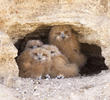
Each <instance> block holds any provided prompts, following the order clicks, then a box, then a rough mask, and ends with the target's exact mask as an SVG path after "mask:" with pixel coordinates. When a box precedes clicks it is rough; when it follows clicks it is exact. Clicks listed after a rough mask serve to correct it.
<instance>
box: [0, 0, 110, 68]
mask: <svg viewBox="0 0 110 100" xmlns="http://www.w3.org/2000/svg"><path fill="white" fill-rule="evenodd" d="M109 3H110V1H109V0H54V1H53V0H45V1H43V0H37V1H36V0H31V1H29V0H0V29H1V30H3V31H5V32H6V33H7V34H8V35H9V36H10V37H11V38H12V40H13V43H15V42H16V41H17V40H18V39H20V38H23V37H24V36H25V35H26V34H28V33H30V32H33V31H34V30H36V29H37V28H38V27H39V26H41V25H47V26H53V25H61V24H69V25H72V27H73V29H74V30H75V31H77V32H78V33H79V40H80V42H83V43H89V44H96V45H98V46H100V47H101V49H102V55H103V56H104V57H105V63H106V65H107V66H108V67H110V61H109V60H110V56H109V54H110V48H109V45H110V42H109V41H110V38H109V37H110V34H109V33H110V26H109V24H110V19H109V17H110V10H109V8H110V5H109Z"/></svg>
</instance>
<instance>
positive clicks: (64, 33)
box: [50, 25, 72, 41]
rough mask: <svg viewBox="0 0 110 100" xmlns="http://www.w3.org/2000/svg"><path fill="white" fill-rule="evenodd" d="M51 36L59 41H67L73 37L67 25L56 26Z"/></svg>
mask: <svg viewBox="0 0 110 100" xmlns="http://www.w3.org/2000/svg"><path fill="white" fill-rule="evenodd" d="M50 35H51V36H52V38H54V39H56V40H58V41H62V40H67V39H69V38H70V37H71V35H72V30H71V28H70V27H69V26H66V25H61V26H54V27H53V28H52V29H51V31H50Z"/></svg>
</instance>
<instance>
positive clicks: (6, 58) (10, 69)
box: [0, 32, 18, 84]
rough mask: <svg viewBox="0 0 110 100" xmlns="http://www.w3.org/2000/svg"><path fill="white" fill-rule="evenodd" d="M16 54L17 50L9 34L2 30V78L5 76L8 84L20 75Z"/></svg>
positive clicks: (0, 36)
mask: <svg viewBox="0 0 110 100" xmlns="http://www.w3.org/2000/svg"><path fill="white" fill-rule="evenodd" d="M16 56H17V50H16V48H15V47H14V45H13V44H12V43H11V40H10V39H9V37H8V35H7V34H5V33H3V32H0V78H4V79H5V82H6V83H7V84H8V82H10V80H11V78H14V77H17V76H18V67H17V64H16V62H15V59H14V58H15V57H16ZM9 84H11V83H9Z"/></svg>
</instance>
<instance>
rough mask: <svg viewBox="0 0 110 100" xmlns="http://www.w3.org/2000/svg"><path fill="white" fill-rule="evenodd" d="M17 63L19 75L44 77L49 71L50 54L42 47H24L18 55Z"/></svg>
mask: <svg viewBox="0 0 110 100" xmlns="http://www.w3.org/2000/svg"><path fill="white" fill-rule="evenodd" d="M17 63H18V66H19V70H20V72H19V75H20V77H24V78H28V77H31V78H39V77H41V76H42V77H45V75H47V74H48V73H49V71H50V67H51V56H50V53H49V52H48V50H46V49H43V48H34V49H26V50H24V51H23V52H22V53H21V54H20V56H18V58H17Z"/></svg>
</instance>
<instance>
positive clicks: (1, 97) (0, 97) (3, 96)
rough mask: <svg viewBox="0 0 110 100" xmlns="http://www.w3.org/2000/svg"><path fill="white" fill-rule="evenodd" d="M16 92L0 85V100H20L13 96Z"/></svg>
mask: <svg viewBox="0 0 110 100" xmlns="http://www.w3.org/2000/svg"><path fill="white" fill-rule="evenodd" d="M14 94H16V92H15V91H14V90H12V89H9V88H7V87H6V86H3V85H1V84H0V100H20V99H18V98H17V97H15V96H14Z"/></svg>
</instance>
